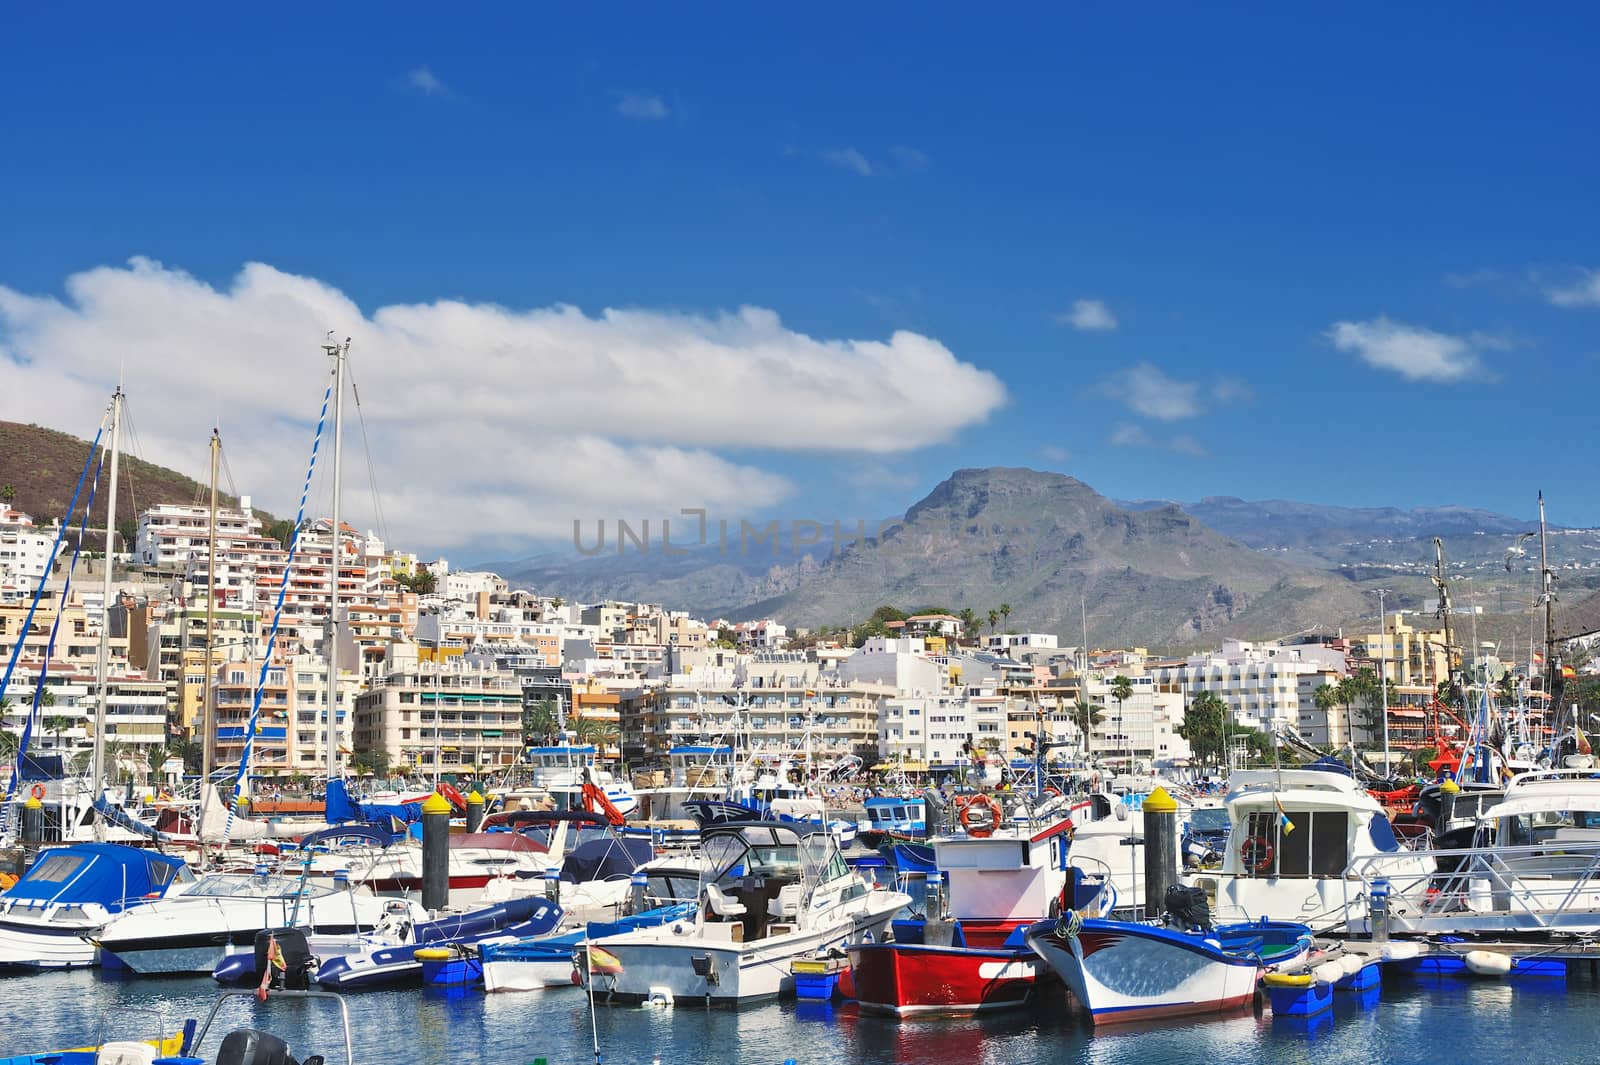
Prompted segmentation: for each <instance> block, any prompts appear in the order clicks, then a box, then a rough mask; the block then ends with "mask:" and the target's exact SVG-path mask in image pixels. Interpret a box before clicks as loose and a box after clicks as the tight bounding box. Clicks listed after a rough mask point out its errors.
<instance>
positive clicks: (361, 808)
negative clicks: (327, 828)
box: [323, 780, 422, 827]
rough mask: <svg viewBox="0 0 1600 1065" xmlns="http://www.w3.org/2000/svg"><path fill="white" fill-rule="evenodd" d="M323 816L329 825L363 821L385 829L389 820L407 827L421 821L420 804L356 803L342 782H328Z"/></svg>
mask: <svg viewBox="0 0 1600 1065" xmlns="http://www.w3.org/2000/svg"><path fill="white" fill-rule="evenodd" d="M323 816H324V817H326V818H327V820H328V823H329V824H331V825H338V824H343V823H345V822H346V821H365V822H367V823H369V824H379V825H384V826H385V827H387V826H388V825H389V823H390V821H391V820H394V821H399V822H400V823H401V824H407V825H408V824H411V823H412V822H413V821H421V820H422V804H421V803H420V802H405V803H376V802H356V801H354V800H352V799H351V798H350V792H349V790H348V789H346V788H345V785H344V781H342V780H330V781H328V798H327V804H326V806H325V807H324V813H323Z"/></svg>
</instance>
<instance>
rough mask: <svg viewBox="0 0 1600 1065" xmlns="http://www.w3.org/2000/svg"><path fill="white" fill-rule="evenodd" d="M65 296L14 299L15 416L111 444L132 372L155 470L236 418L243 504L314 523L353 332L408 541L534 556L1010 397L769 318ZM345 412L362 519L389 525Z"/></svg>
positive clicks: (303, 298) (885, 351) (272, 292)
mask: <svg viewBox="0 0 1600 1065" xmlns="http://www.w3.org/2000/svg"><path fill="white" fill-rule="evenodd" d="M65 292H66V295H65V298H63V299H56V298H54V297H49V296H30V295H26V294H23V293H20V292H17V291H15V290H12V289H9V288H6V287H5V286H3V285H0V418H13V419H21V420H24V421H35V422H41V423H44V424H48V425H51V426H55V427H59V428H63V429H67V430H69V431H76V432H78V433H79V434H80V435H92V429H93V426H94V425H95V424H96V423H97V422H98V421H99V418H100V414H101V412H102V410H103V409H104V407H105V403H106V400H107V397H108V395H109V391H110V388H111V386H112V384H113V383H114V382H115V381H117V380H118V379H119V377H124V376H125V378H126V381H127V389H128V392H129V395H130V397H131V398H130V402H131V406H132V410H133V413H134V419H135V424H136V427H137V429H138V433H139V444H140V445H141V447H142V453H143V455H142V457H144V458H147V459H150V460H151V461H154V462H158V463H160V464H162V465H166V466H171V467H174V468H177V469H180V470H185V471H190V472H193V471H197V470H199V469H202V468H203V464H204V461H205V457H204V456H205V447H204V445H205V439H206V436H207V435H208V431H209V427H210V425H211V420H212V414H213V412H216V411H218V410H219V408H220V411H221V416H222V429H223V433H224V441H225V444H226V446H227V449H228V454H229V460H230V467H231V469H232V470H233V474H234V476H235V478H236V481H237V487H238V489H239V490H240V491H241V492H247V493H250V494H252V495H254V497H255V498H256V499H257V500H258V501H259V503H260V504H261V505H262V506H264V507H267V508H268V509H271V510H273V511H275V512H276V513H278V514H280V515H283V516H292V515H293V509H294V505H295V502H296V501H297V500H298V497H299V488H300V480H299V478H300V476H301V474H299V473H297V472H296V471H299V470H303V469H304V467H305V461H306V454H307V451H308V450H309V447H310V432H311V424H312V421H313V420H314V418H315V415H316V403H317V401H318V400H319V399H320V397H321V391H322V388H323V387H324V385H325V383H326V369H327V362H326V358H325V356H324V355H323V353H322V351H321V349H320V346H319V345H320V343H321V341H322V338H323V335H324V333H325V332H326V331H327V330H329V329H332V330H334V331H336V333H337V335H339V336H344V335H349V336H351V337H352V338H353V341H352V346H351V365H352V370H353V372H354V375H355V377H356V380H357V382H358V383H359V385H360V388H361V400H362V403H363V404H364V408H363V410H364V415H365V420H366V426H367V432H368V435H369V436H370V438H371V444H372V450H373V454H374V457H375V461H376V462H377V464H378V470H377V479H378V487H379V488H380V489H381V490H382V491H383V506H384V510H385V512H386V516H387V518H388V521H389V524H390V527H391V530H392V535H393V536H394V537H395V538H396V539H397V540H399V541H401V542H402V544H403V543H405V542H411V543H421V544H427V545H428V546H430V547H449V546H451V545H454V544H460V543H468V542H482V541H486V540H498V541H499V542H503V543H505V544H507V545H515V544H517V543H519V542H521V541H523V540H525V539H527V538H530V537H533V536H535V535H568V534H570V532H571V523H572V520H573V518H575V517H583V518H586V519H587V518H593V517H599V516H601V513H600V512H601V511H603V512H604V513H606V514H607V515H609V516H612V517H615V516H616V513H617V511H618V509H619V508H631V509H629V510H627V511H626V513H629V514H641V513H648V512H649V510H650V508H655V512H658V513H659V512H666V513H671V514H675V513H676V512H677V510H678V509H679V508H681V507H690V506H702V505H703V506H707V507H714V508H716V509H718V510H720V511H721V512H723V513H728V514H740V513H754V512H757V511H758V510H759V508H761V507H764V506H768V505H770V504H772V503H774V502H777V501H778V500H780V499H782V498H784V497H785V496H786V494H788V493H789V492H790V490H791V486H790V484H789V483H788V481H787V480H785V479H784V478H783V477H781V476H778V475H776V474H774V473H771V472H769V471H767V470H764V469H761V468H758V467H756V466H753V465H749V464H748V463H747V462H744V461H740V460H738V459H737V458H736V457H734V456H733V455H731V454H728V453H732V452H749V451H753V450H756V449H762V450H768V451H777V452H806V451H810V452H828V451H834V452H841V451H842V452H856V453H866V454H869V455H886V454H897V453H904V452H909V451H913V450H916V449H917V448H920V447H923V446H926V445H929V444H932V443H935V442H939V441H943V440H948V439H949V438H950V437H951V436H953V435H954V434H955V433H956V432H958V431H959V430H960V429H962V428H964V427H966V426H969V425H973V424H976V423H979V422H981V421H983V420H984V419H985V418H987V417H988V416H989V415H990V414H991V413H992V412H993V411H995V410H996V409H997V408H998V407H1000V406H1001V405H1002V404H1003V403H1004V402H1005V400H1006V392H1005V388H1004V386H1003V385H1002V384H1001V383H1000V381H999V380H998V379H997V378H995V377H994V375H992V374H990V373H988V372H987V371H984V370H980V369H978V368H977V367H975V366H972V365H971V364H969V363H965V362H962V361H960V360H959V359H957V358H956V356H955V355H954V354H953V353H952V352H951V351H950V350H949V349H948V348H946V347H945V346H944V345H943V344H941V343H939V342H938V341H937V340H934V339H932V338H930V337H926V336H922V335H920V334H916V333H911V332H905V331H900V332H895V333H893V334H892V335H891V336H890V337H889V338H888V339H886V340H850V339H819V338H813V337H810V336H806V335H804V334H802V333H797V332H795V331H793V330H791V329H788V328H786V327H785V326H784V325H783V323H782V322H781V321H780V320H779V318H778V315H777V314H775V313H774V312H772V311H770V310H764V309H761V308H754V307H746V308H741V309H740V310H738V311H734V312H728V313H722V314H716V315H697V314H684V313H671V312H662V311H654V310H644V309H606V310H603V311H601V312H599V313H598V314H595V315H588V314H585V313H584V312H583V311H581V310H579V309H578V308H575V307H570V306H554V307H543V308H534V309H531V310H517V309H510V308H505V307H499V306H494V305H490V304H471V303H465V302H458V301H448V300H444V301H439V302H435V303H428V304H402V305H391V306H385V307H380V308H377V309H376V310H374V311H373V312H372V313H371V314H370V315H367V314H363V312H362V310H361V309H360V308H359V307H358V306H356V304H355V303H354V302H352V301H351V300H350V299H349V298H348V297H346V296H345V295H344V294H343V293H341V292H340V291H338V290H337V289H335V288H333V287H332V286H330V285H327V284H325V283H323V282H321V281H318V280H316V279H314V278H309V277H300V276H295V275H292V274H287V273H283V272H281V271H279V270H276V269H274V268H273V267H270V266H266V265H263V264H259V263H252V264H249V265H247V266H246V267H245V268H244V269H243V270H242V271H240V273H239V274H238V276H237V277H236V278H234V279H233V280H232V281H231V283H230V284H228V285H227V286H224V287H215V288H214V287H212V286H211V285H209V284H206V283H205V282H202V281H199V280H197V279H195V278H193V277H190V276H189V275H187V274H184V273H182V272H181V271H178V270H174V269H169V268H167V267H165V266H162V265H161V264H159V263H154V262H151V261H148V260H143V259H136V260H133V261H132V262H131V263H130V264H129V265H128V266H126V267H100V268H96V269H93V270H88V271H85V272H83V273H79V274H75V275H73V276H71V277H69V278H68V279H67V281H66V284H65ZM347 411H348V412H349V414H350V415H351V417H350V418H349V419H348V422H349V426H348V428H349V429H350V431H351V433H352V435H351V437H350V440H349V443H350V444H351V445H353V446H352V447H347V449H346V454H347V459H348V460H349V462H348V463H347V470H346V479H347V485H348V486H349V487H348V489H347V493H348V495H347V498H348V500H349V501H348V502H347V506H350V507H353V508H354V514H355V517H353V518H352V520H366V521H370V520H371V519H370V518H367V519H361V518H360V514H361V512H362V511H363V510H364V509H365V506H364V497H365V496H366V492H365V486H364V485H362V481H363V480H364V479H365V478H364V476H363V475H362V472H361V469H360V465H358V464H356V463H357V459H356V456H359V455H360V450H359V441H358V437H357V436H356V435H355V432H354V425H355V418H354V411H353V410H350V405H349V404H348V403H347ZM318 467H319V476H322V475H323V474H325V473H326V470H327V467H326V463H325V462H319V464H318ZM352 469H354V472H352ZM325 494H326V493H325V492H324V495H325ZM146 502H148V501H146Z"/></svg>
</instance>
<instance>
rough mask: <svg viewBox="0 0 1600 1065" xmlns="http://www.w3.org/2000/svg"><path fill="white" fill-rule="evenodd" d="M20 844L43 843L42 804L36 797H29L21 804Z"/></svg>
mask: <svg viewBox="0 0 1600 1065" xmlns="http://www.w3.org/2000/svg"><path fill="white" fill-rule="evenodd" d="M22 842H24V843H43V842H44V803H42V802H40V801H39V796H37V795H29V796H28V801H27V802H25V803H23V804H22Z"/></svg>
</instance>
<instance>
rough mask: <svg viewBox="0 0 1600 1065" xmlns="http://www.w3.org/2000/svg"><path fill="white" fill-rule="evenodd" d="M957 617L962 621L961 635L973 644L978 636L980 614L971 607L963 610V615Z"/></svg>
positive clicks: (965, 607)
mask: <svg viewBox="0 0 1600 1065" xmlns="http://www.w3.org/2000/svg"><path fill="white" fill-rule="evenodd" d="M956 617H958V618H960V619H961V635H962V636H963V637H965V638H966V640H967V641H968V642H971V641H972V640H973V638H974V637H975V636H977V634H978V614H977V611H975V610H973V609H972V608H971V607H970V606H964V607H962V608H961V613H959V614H957V615H956Z"/></svg>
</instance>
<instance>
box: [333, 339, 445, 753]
mask: <svg viewBox="0 0 1600 1065" xmlns="http://www.w3.org/2000/svg"><path fill="white" fill-rule="evenodd" d="M322 350H323V351H326V352H327V353H328V357H329V358H331V359H332V360H333V515H332V517H333V522H332V529H331V530H330V533H331V538H330V540H329V545H330V552H329V554H330V562H331V563H332V565H331V566H330V567H329V568H330V570H331V572H330V574H329V581H330V582H331V584H330V589H329V590H330V595H329V600H328V626H327V634H328V635H327V639H326V640H324V641H323V647H324V651H323V657H324V658H325V659H327V663H328V704H327V714H328V722H327V730H326V732H325V734H324V743H325V744H326V747H327V763H326V769H327V775H328V780H329V781H332V780H334V779H336V778H337V777H338V776H339V570H340V563H341V561H342V559H343V554H344V552H343V544H342V543H341V539H342V537H341V531H340V528H339V487H340V486H339V474H340V470H339V464H340V459H341V451H342V450H343V445H342V441H343V437H344V434H343V432H342V431H341V430H342V429H343V427H344V360H345V356H346V355H348V354H349V353H350V338H349V337H345V340H344V343H343V344H336V343H331V342H330V343H327V344H324V345H323V346H322ZM435 732H437V729H435Z"/></svg>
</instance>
